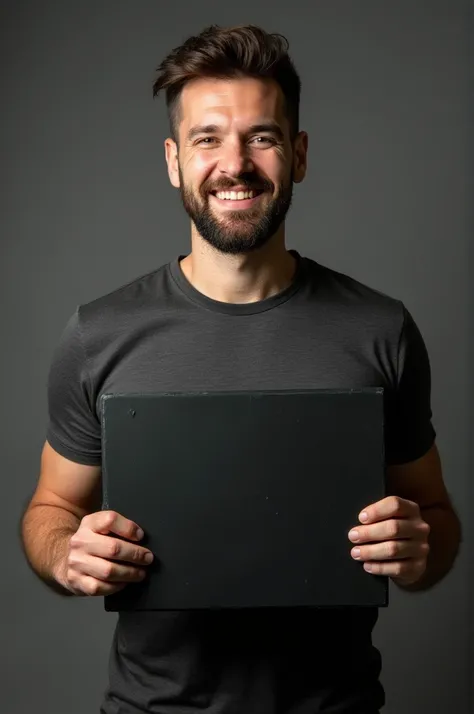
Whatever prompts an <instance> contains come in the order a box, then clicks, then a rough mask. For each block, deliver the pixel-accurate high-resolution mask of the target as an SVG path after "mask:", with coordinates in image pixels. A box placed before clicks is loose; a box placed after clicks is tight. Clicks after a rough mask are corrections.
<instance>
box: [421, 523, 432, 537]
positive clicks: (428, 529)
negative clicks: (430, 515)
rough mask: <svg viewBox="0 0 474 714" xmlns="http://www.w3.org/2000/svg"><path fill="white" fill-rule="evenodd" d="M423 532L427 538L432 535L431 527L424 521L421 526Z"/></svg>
mask: <svg viewBox="0 0 474 714" xmlns="http://www.w3.org/2000/svg"><path fill="white" fill-rule="evenodd" d="M421 532H422V533H424V534H425V535H427V536H428V535H429V534H430V533H431V526H430V524H429V523H427V522H426V521H423V522H422V524H421Z"/></svg>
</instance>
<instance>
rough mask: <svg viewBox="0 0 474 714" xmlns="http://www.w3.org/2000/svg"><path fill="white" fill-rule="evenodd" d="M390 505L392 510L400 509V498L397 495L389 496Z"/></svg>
mask: <svg viewBox="0 0 474 714" xmlns="http://www.w3.org/2000/svg"><path fill="white" fill-rule="evenodd" d="M390 507H391V508H393V510H394V511H398V510H399V509H400V498H399V497H398V496H390Z"/></svg>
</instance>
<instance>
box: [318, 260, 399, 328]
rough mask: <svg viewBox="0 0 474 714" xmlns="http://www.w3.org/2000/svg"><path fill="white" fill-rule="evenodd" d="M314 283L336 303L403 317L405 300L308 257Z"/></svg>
mask: <svg viewBox="0 0 474 714" xmlns="http://www.w3.org/2000/svg"><path fill="white" fill-rule="evenodd" d="M305 262H306V265H307V268H308V275H309V280H310V283H311V285H312V287H313V290H314V291H315V293H317V294H319V297H320V298H321V299H322V300H324V301H325V302H327V303H330V304H333V305H334V306H341V307H344V306H347V307H348V308H351V310H356V309H357V308H359V309H361V310H367V311H370V310H373V311H377V312H380V313H381V314H387V315H391V316H397V317H402V318H403V312H404V303H403V301H402V300H401V299H400V298H398V297H395V296H394V295H390V294H389V293H387V292H385V291H383V290H381V289H380V288H376V287H375V286H374V285H372V284H369V282H365V281H364V280H362V279H360V278H357V277H355V275H354V274H349V273H345V272H342V271H340V270H336V269H335V268H331V267H329V266H328V265H325V264H322V263H320V262H316V261H315V260H313V259H312V258H308V257H306V258H305Z"/></svg>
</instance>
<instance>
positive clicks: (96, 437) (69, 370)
mask: <svg viewBox="0 0 474 714" xmlns="http://www.w3.org/2000/svg"><path fill="white" fill-rule="evenodd" d="M79 320H80V310H79V308H77V309H76V311H75V313H74V314H73V315H72V316H71V317H70V319H69V321H68V322H67V324H66V327H65V328H64V330H63V332H62V335H61V337H60V339H59V342H58V344H57V346H56V348H55V350H54V353H53V358H52V361H51V365H50V369H49V375H48V386H47V402H48V417H49V421H48V426H47V432H46V439H47V441H48V442H49V443H50V444H51V446H52V447H53V449H54V450H55V451H57V452H58V453H59V454H61V455H62V456H64V457H65V458H67V459H69V460H71V461H75V462H77V463H80V464H86V465H91V466H96V465H100V464H101V428H100V421H99V419H98V417H97V414H96V410H95V405H94V398H93V395H92V389H91V385H90V381H89V374H88V369H87V357H86V353H85V351H84V345H83V343H82V339H81V329H80V321H79Z"/></svg>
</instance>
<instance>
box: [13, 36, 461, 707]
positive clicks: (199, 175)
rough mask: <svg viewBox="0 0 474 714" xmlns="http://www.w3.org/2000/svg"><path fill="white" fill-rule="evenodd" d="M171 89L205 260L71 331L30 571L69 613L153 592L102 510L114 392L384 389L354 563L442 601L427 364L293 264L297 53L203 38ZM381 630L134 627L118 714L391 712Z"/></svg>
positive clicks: (350, 537) (138, 618)
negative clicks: (371, 491)
mask: <svg viewBox="0 0 474 714" xmlns="http://www.w3.org/2000/svg"><path fill="white" fill-rule="evenodd" d="M162 90H163V91H165V92H166V100H167V106H168V110H169V116H170V127H171V132H170V133H171V136H170V137H169V138H168V139H166V141H165V152H166V162H167V167H168V174H169V178H170V181H171V183H172V184H173V186H175V187H176V188H178V189H179V193H180V196H181V200H182V202H183V205H184V208H185V210H186V211H187V213H188V215H189V217H190V219H191V220H190V222H191V250H190V252H189V253H188V254H187V255H186V256H184V255H180V256H177V257H176V258H175V259H174V260H172V261H171V262H170V263H168V264H166V265H164V266H161V267H159V268H158V269H154V270H153V271H152V272H150V273H148V274H147V275H145V276H142V277H140V278H137V279H136V280H133V281H132V282H130V283H129V284H127V285H125V286H122V287H120V288H119V289H117V290H116V291H114V292H112V293H109V294H107V295H105V296H103V297H100V298H97V299H96V300H93V301H92V302H90V303H88V304H86V305H81V306H80V307H79V308H78V309H77V310H76V311H75V312H74V314H73V315H72V316H71V319H70V320H69V322H68V324H67V326H66V328H65V330H64V333H63V335H62V337H61V340H60V342H59V344H58V347H57V349H56V352H55V355H54V359H53V363H52V365H51V371H50V377H49V384H48V399H49V426H48V432H47V440H46V443H45V445H44V448H43V453H42V460H41V472H40V476H39V482H38V485H37V488H36V491H35V494H34V496H33V498H32V500H31V503H30V504H29V507H28V509H27V511H26V513H25V514H24V518H23V522H22V526H23V531H22V532H23V541H24V546H25V553H26V556H27V558H28V561H29V563H30V564H31V566H32V567H33V569H34V570H35V572H36V573H37V574H38V575H39V577H41V578H42V579H43V580H44V581H45V582H46V583H48V584H49V585H50V586H51V587H52V588H54V589H56V590H57V591H58V592H60V593H62V594H67V595H71V594H74V595H107V594H110V593H113V592H116V591H118V590H120V589H122V588H123V587H125V586H126V585H127V583H130V582H134V581H139V580H142V579H143V578H144V577H146V569H147V565H148V564H149V563H150V562H151V561H152V560H153V557H154V554H153V553H150V552H149V551H148V549H147V548H145V547H143V546H141V545H140V540H141V539H142V537H143V533H142V532H140V524H136V523H133V522H131V521H130V520H128V518H127V514H126V513H124V514H119V513H115V512H113V511H102V510H101V508H100V505H101V503H100V490H101V489H100V485H101V414H100V406H99V405H100V397H101V395H102V394H104V393H111V392H121V393H124V392H135V393H136V392H164V391H225V390H264V389H278V390H284V389H293V390H294V389H307V388H313V389H314V388H348V387H350V388H361V387H367V386H371V387H374V386H377V387H383V388H384V400H385V403H384V409H385V455H386V473H387V489H388V496H387V498H384V499H383V500H381V501H379V502H377V503H368V504H366V508H364V509H363V512H361V513H360V514H357V513H355V514H354V528H352V529H351V530H350V533H347V534H345V536H347V546H348V550H347V557H348V558H354V559H355V560H357V561H359V562H360V564H361V566H360V567H361V568H362V567H363V568H365V569H366V570H367V571H368V572H367V577H368V578H370V577H374V576H375V575H377V574H384V575H388V576H390V578H391V579H392V581H393V583H395V584H396V585H397V586H398V587H400V588H403V589H404V590H406V591H412V590H413V591H421V590H425V589H428V588H430V587H432V586H433V585H434V584H435V583H437V582H439V581H440V580H441V579H442V578H443V577H444V576H445V575H446V573H448V572H449V570H450V568H451V567H452V565H453V562H454V560H455V557H456V554H457V550H458V546H459V542H460V524H459V521H458V519H457V517H456V514H455V513H454V510H453V508H452V505H451V502H450V499H449V497H448V494H447V491H446V487H445V485H444V481H443V476H442V471H441V463H440V458H439V454H438V450H437V447H436V443H435V436H436V435H435V430H434V428H433V426H432V422H431V418H432V412H431V405H430V390H431V374H430V363H429V359H428V354H427V351H426V347H425V344H424V341H423V338H422V336H421V333H420V331H419V329H418V327H417V326H416V324H415V322H414V320H413V318H412V316H411V314H410V312H409V311H408V309H407V308H406V306H405V305H404V304H403V303H402V302H401V301H400V300H398V299H396V298H394V297H390V296H388V295H385V294H383V293H381V292H379V291H376V290H374V289H372V288H370V287H369V286H366V285H363V284H362V283H360V282H359V281H357V280H355V279H353V278H351V277H350V276H347V275H344V274H342V273H338V272H336V271H335V270H332V269H330V268H327V267H325V266H324V265H322V264H321V263H319V262H316V261H315V260H313V259H310V258H308V257H303V256H301V255H300V254H299V253H298V252H297V251H296V250H288V249H287V248H286V237H285V217H286V215H287V212H288V210H289V208H290V204H291V199H292V191H293V187H294V184H297V183H298V182H300V181H302V180H303V179H304V177H305V172H306V161H307V148H308V137H307V134H306V133H305V132H304V131H301V130H300V128H299V98H300V81H299V78H298V75H297V73H296V70H295V68H294V66H293V64H292V62H291V60H290V58H289V56H288V54H287V44H286V42H285V41H284V39H283V38H282V37H281V36H279V35H270V34H267V33H266V32H265V31H263V30H262V29H260V28H256V27H253V26H244V27H234V28H219V27H215V26H214V27H210V28H207V29H206V30H204V31H203V32H202V33H201V34H200V35H198V36H197V37H191V38H189V40H188V41H187V42H185V43H184V44H183V45H182V46H180V47H178V48H176V49H175V50H174V51H173V52H171V53H170V55H168V57H166V58H165V60H164V61H163V62H162V64H161V66H160V68H159V70H158V76H157V78H156V82H155V85H154V93H155V94H158V93H159V92H161V91H162ZM311 210H312V207H311V206H308V207H307V211H308V212H309V213H310V212H311ZM183 448H196V447H195V446H193V447H191V446H190V445H187V444H183ZM198 457H199V454H198V453H196V458H198ZM307 477H308V479H311V478H315V477H316V476H315V474H313V473H312V472H311V469H310V467H309V465H308V474H307ZM130 478H131V479H133V474H130ZM291 478H292V474H291V473H289V474H288V479H289V480H290V481H291ZM347 478H348V479H350V478H353V475H352V474H350V473H348V474H347ZM314 547H315V549H316V548H324V547H325V543H315V544H314ZM156 556H157V557H158V558H159V553H157V554H156ZM321 577H326V574H325V573H322V574H321ZM377 614H378V613H377V610H376V609H375V608H363V609H359V610H351V609H345V610H342V609H341V610H340V609H337V608H333V609H329V610H326V611H319V610H317V609H314V610H312V609H303V610H298V609H295V610H290V609H288V610H286V609H269V610H265V609H263V610H256V611H254V610H242V611H230V612H227V611H210V612H122V613H120V614H119V619H118V622H117V629H116V632H115V636H114V640H113V645H112V651H111V658H110V683H109V687H108V688H107V691H106V694H105V696H104V701H103V703H102V707H101V712H102V713H103V714H140V713H143V712H147V713H148V714H167V713H169V714H174V713H177V712H182V713H183V714H184V713H185V712H186V714H188V713H189V714H190V713H191V712H198V711H202V710H204V709H205V710H206V711H207V712H209V714H317V713H323V712H325V713H326V714H376V713H377V712H379V711H380V709H381V707H382V706H383V704H384V701H385V697H384V690H383V687H382V684H381V682H380V679H379V675H380V671H381V658H380V653H379V652H378V651H377V650H376V648H375V647H374V646H373V644H372V631H373V628H374V625H375V623H376V621H377ZM409 635H410V633H409V632H407V638H409Z"/></svg>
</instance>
